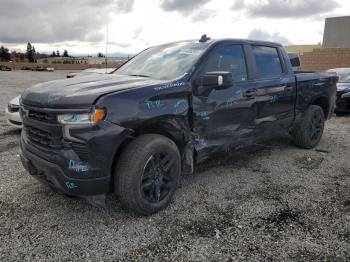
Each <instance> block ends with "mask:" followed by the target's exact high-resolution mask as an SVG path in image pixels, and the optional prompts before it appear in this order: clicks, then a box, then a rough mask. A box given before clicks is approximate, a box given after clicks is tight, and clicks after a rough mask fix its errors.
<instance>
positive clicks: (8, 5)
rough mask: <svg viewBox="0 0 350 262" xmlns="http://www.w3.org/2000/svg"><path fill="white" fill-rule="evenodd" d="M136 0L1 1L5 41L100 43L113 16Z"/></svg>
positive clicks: (0, 22)
mask: <svg viewBox="0 0 350 262" xmlns="http://www.w3.org/2000/svg"><path fill="white" fill-rule="evenodd" d="M133 5H134V0H131V1H129V0H128V1H127V0H84V1H70V0H50V1H49V0H36V1H28V0H2V1H1V9H0V41H1V42H2V43H25V42H34V43H56V42H65V41H80V42H91V41H92V42H99V41H103V40H104V38H105V36H104V34H103V33H99V32H98V31H101V29H103V28H104V27H105V26H106V25H107V23H109V22H110V21H111V18H112V15H115V14H121V13H128V12H131V11H132V9H133Z"/></svg>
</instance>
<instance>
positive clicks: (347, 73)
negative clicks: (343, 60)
mask: <svg viewBox="0 0 350 262" xmlns="http://www.w3.org/2000/svg"><path fill="white" fill-rule="evenodd" d="M329 72H336V73H337V75H338V77H339V81H338V82H339V83H350V68H349V69H331V70H329Z"/></svg>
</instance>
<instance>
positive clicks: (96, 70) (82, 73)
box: [67, 68, 116, 78]
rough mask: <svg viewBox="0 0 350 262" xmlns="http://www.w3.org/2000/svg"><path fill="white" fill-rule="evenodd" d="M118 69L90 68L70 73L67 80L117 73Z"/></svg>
mask: <svg viewBox="0 0 350 262" xmlns="http://www.w3.org/2000/svg"><path fill="white" fill-rule="evenodd" d="M115 70H116V68H88V69H85V70H83V71H80V72H69V73H68V74H67V78H73V77H79V76H89V75H94V74H110V73H112V72H113V71H115Z"/></svg>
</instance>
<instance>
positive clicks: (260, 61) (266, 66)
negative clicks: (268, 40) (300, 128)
mask: <svg viewBox="0 0 350 262" xmlns="http://www.w3.org/2000/svg"><path fill="white" fill-rule="evenodd" d="M250 55H251V57H252V61H253V79H254V82H255V86H254V88H253V89H252V90H250V92H249V91H248V93H246V95H247V96H251V97H255V105H254V111H255V114H256V117H255V124H256V138H257V139H268V138H269V137H272V136H274V135H275V134H276V133H280V132H283V131H285V130H287V129H288V128H289V127H290V126H291V124H292V123H293V118H294V103H295V98H296V83H295V77H294V74H293V72H291V68H290V66H288V65H289V64H287V63H286V57H285V56H284V52H282V50H281V49H280V48H279V47H276V46H269V45H251V48H250Z"/></svg>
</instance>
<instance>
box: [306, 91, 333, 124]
mask: <svg viewBox="0 0 350 262" xmlns="http://www.w3.org/2000/svg"><path fill="white" fill-rule="evenodd" d="M310 105H316V106H319V107H321V108H322V110H323V113H324V117H325V119H327V118H328V116H329V113H330V112H329V111H330V102H329V98H328V97H327V96H320V97H317V98H315V99H314V100H312V102H311V104H310Z"/></svg>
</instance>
